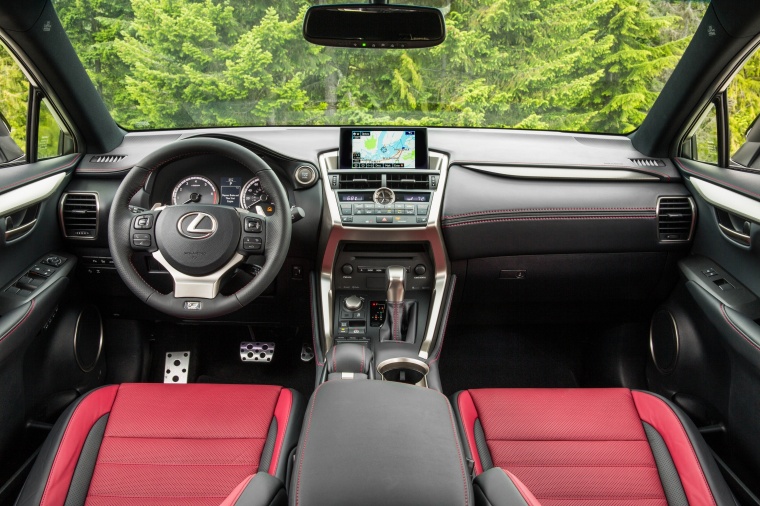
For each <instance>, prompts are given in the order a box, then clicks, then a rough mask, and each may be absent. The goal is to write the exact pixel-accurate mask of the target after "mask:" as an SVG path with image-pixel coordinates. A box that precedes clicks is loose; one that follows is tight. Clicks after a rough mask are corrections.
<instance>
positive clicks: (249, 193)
mask: <svg viewBox="0 0 760 506" xmlns="http://www.w3.org/2000/svg"><path fill="white" fill-rule="evenodd" d="M171 203H172V205H175V206H176V205H185V204H219V205H224V206H231V207H241V208H243V209H247V210H250V211H254V212H256V213H257V214H263V215H266V216H272V215H273V214H274V212H275V206H276V204H275V203H274V202H273V201H272V199H271V197H270V196H269V194H268V193H267V192H265V191H264V189H263V188H262V186H261V181H260V180H259V178H258V177H254V178H251V179H249V180H248V181H244V180H243V178H242V177H220V178H218V179H217V180H214V179H212V178H210V177H207V176H201V175H191V176H187V177H184V178H183V179H182V180H180V181H179V182H178V183H177V184H176V185H175V186H174V188H173V190H172V193H171Z"/></svg>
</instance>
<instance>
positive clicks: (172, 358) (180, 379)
mask: <svg viewBox="0 0 760 506" xmlns="http://www.w3.org/2000/svg"><path fill="white" fill-rule="evenodd" d="M189 370H190V352H189V351H170V352H168V353H167V354H166V360H165V361H164V383H187V374H188V371H189Z"/></svg>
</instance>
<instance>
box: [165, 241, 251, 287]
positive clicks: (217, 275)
mask: <svg viewBox="0 0 760 506" xmlns="http://www.w3.org/2000/svg"><path fill="white" fill-rule="evenodd" d="M153 258H155V259H156V260H157V261H158V263H160V264H161V265H163V266H164V267H165V268H166V270H167V271H169V274H171V276H172V279H173V280H174V297H175V298H177V299H179V298H182V297H195V298H198V299H213V298H214V297H216V296H217V294H219V285H220V284H221V281H222V276H224V274H225V273H226V272H227V271H229V270H230V269H232V268H233V267H235V266H236V265H237V264H239V263H240V262H242V261H243V258H244V257H243V255H241V254H240V253H235V255H234V256H233V257H232V259H231V260H230V261H229V262H227V263H226V264H225V265H224V266H223V267H222V268H221V269H219V270H218V271H216V272H212V273H211V274H208V275H206V276H190V275H189V274H185V273H183V272H180V271H178V270H177V269H175V268H174V267H172V266H171V264H170V263H169V262H167V261H166V258H164V256H163V255H162V254H161V252H160V251H154V252H153Z"/></svg>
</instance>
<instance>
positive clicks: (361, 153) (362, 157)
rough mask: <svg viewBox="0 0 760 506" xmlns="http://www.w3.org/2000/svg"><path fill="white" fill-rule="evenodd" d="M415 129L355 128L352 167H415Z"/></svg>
mask: <svg viewBox="0 0 760 506" xmlns="http://www.w3.org/2000/svg"><path fill="white" fill-rule="evenodd" d="M415 133H416V132H415V131H414V130H353V131H352V132H351V168H353V169H379V168H393V169H414V168H415V159H416V156H417V155H416V151H415Z"/></svg>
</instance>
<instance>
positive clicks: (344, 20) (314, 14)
mask: <svg viewBox="0 0 760 506" xmlns="http://www.w3.org/2000/svg"><path fill="white" fill-rule="evenodd" d="M303 36H304V38H305V39H306V40H308V41H309V42H311V43H313V44H319V45H322V46H337V47H356V48H370V49H372V48H374V49H405V48H417V47H431V46H437V45H438V44H440V43H442V42H443V41H444V40H445V39H446V23H445V22H444V20H443V13H442V12H441V11H440V10H439V9H434V8H431V7H417V6H412V5H389V4H342V5H315V6H313V7H310V8H309V10H308V11H306V17H305V18H304V21H303Z"/></svg>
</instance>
